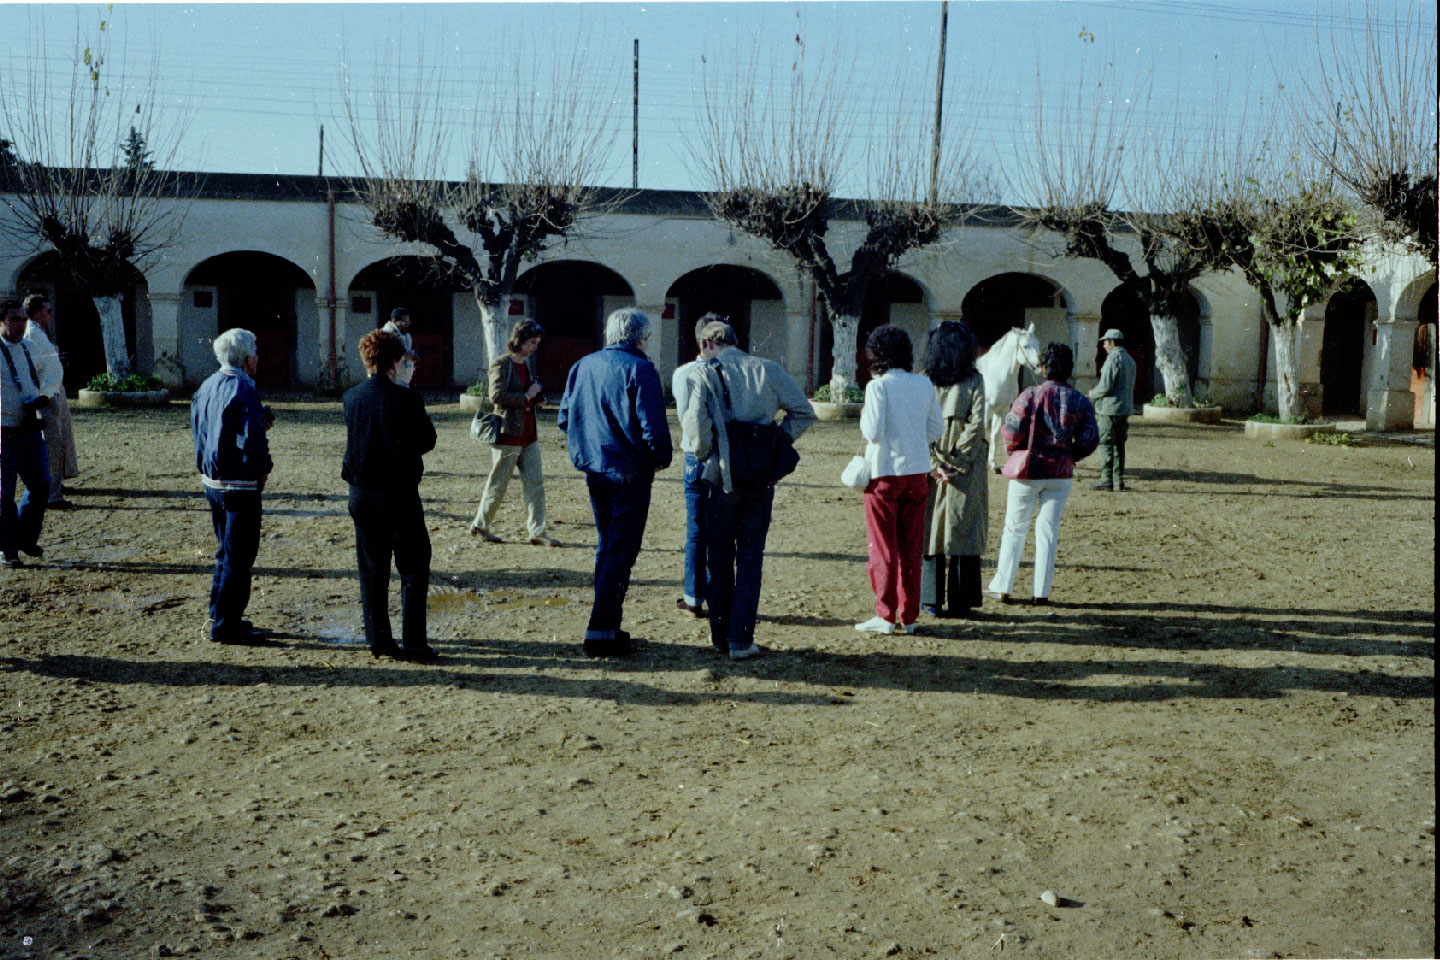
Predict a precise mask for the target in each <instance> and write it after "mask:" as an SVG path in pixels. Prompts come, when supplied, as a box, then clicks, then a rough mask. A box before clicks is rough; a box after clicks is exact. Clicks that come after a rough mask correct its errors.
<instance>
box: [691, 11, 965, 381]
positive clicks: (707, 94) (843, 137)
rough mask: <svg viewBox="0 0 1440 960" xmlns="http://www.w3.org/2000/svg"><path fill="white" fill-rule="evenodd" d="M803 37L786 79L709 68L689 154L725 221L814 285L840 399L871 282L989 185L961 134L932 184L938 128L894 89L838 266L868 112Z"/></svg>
mask: <svg viewBox="0 0 1440 960" xmlns="http://www.w3.org/2000/svg"><path fill="white" fill-rule="evenodd" d="M795 44H796V49H795V58H794V62H793V63H792V64H791V65H790V69H789V70H788V73H787V75H786V76H784V77H783V78H777V77H776V76H775V74H774V72H773V71H772V72H771V74H770V76H769V77H768V79H767V80H766V81H765V82H761V80H762V78H761V77H760V75H759V70H758V68H757V60H758V58H753V57H752V58H751V59H750V60H748V61H744V60H737V61H736V64H737V65H736V66H734V67H733V68H729V69H726V68H722V70H721V72H720V79H718V80H717V79H715V78H714V77H713V75H712V74H711V73H710V72H709V71H708V69H707V72H706V78H705V84H704V90H703V96H704V107H703V115H702V118H701V119H702V126H701V131H700V135H699V137H698V139H697V141H696V142H695V143H694V145H693V148H692V151H691V157H690V159H691V163H692V165H693V167H694V169H695V172H696V173H697V175H698V176H699V177H700V178H701V179H702V180H703V181H704V182H705V184H706V186H707V187H709V189H710V193H709V194H708V195H707V198H706V199H707V202H708V203H709V205H710V210H711V212H712V214H713V215H714V216H715V218H716V219H718V220H720V221H722V222H725V223H729V224H731V225H733V226H735V227H736V228H738V229H740V230H742V231H744V232H745V233H748V234H750V235H751V236H753V237H756V238H758V239H760V240H763V241H765V242H766V243H768V244H769V245H770V246H771V247H772V248H774V249H775V250H778V251H780V252H781V253H784V254H786V255H787V256H789V257H790V258H791V259H792V260H793V261H794V263H795V265H796V267H797V268H799V270H800V271H801V272H802V273H803V274H804V275H805V276H807V277H808V278H809V279H810V280H811V281H812V282H813V283H814V284H815V289H816V291H817V293H818V294H819V297H820V299H821V300H822V301H823V302H824V304H825V307H826V310H827V312H828V314H829V317H830V325H831V328H832V331H833V333H834V352H833V361H834V363H833V367H832V373H831V377H830V395H831V397H833V398H834V399H836V400H837V401H838V400H840V399H841V398H842V397H844V396H845V393H846V392H847V391H848V390H850V389H852V388H853V387H854V386H855V385H856V370H855V354H856V336H857V334H858V332H859V329H860V313H861V308H862V306H863V304H864V302H865V294H866V291H867V290H868V289H869V286H870V284H871V282H873V281H874V280H876V279H877V278H879V277H882V276H884V274H885V273H886V272H887V271H888V270H889V269H890V268H891V267H892V266H893V265H894V264H895V262H896V261H897V260H899V259H900V258H901V257H902V256H904V255H905V254H907V253H909V252H911V251H913V250H918V249H921V248H924V247H927V246H930V245H933V244H935V243H937V242H939V241H940V240H941V239H942V237H944V236H945V234H946V232H947V230H950V229H951V228H953V227H955V226H957V225H958V224H960V223H961V222H962V221H963V220H964V219H965V218H966V216H968V215H969V214H970V213H971V212H973V211H974V210H975V209H976V208H977V203H976V201H977V200H979V199H982V198H983V197H984V196H985V195H986V194H987V193H988V184H987V183H986V180H985V178H984V176H983V175H981V174H980V172H979V169H978V164H977V162H976V159H975V156H976V155H975V152H974V151H973V150H971V149H970V146H969V144H968V143H967V142H966V141H965V140H964V139H963V138H957V137H954V136H952V137H950V138H948V139H949V140H950V144H951V145H950V147H949V148H948V149H947V150H945V151H944V152H943V153H942V154H941V155H940V158H939V160H938V163H937V164H936V165H935V168H934V169H935V176H934V179H933V185H932V174H931V170H932V166H931V145H930V137H929V133H928V131H926V130H925V129H924V125H923V123H918V122H915V121H916V119H917V113H916V111H913V110H910V109H907V107H906V105H905V103H904V96H903V92H901V91H899V90H898V88H892V91H891V94H890V95H891V96H892V97H893V98H894V102H893V103H892V104H887V106H886V111H885V112H886V113H887V115H888V116H889V117H890V123H889V124H888V125H887V128H886V130H885V132H884V133H883V135H882V136H881V137H880V138H879V140H880V142H878V143H867V146H866V147H865V149H864V159H863V161H862V165H863V169H864V174H865V177H864V180H865V188H866V190H865V192H866V196H867V199H866V200H863V201H857V202H855V203H854V204H853V215H857V216H858V217H859V218H860V219H861V220H862V221H863V223H864V233H863V235H862V236H861V238H860V240H859V242H858V244H856V246H855V247H854V249H853V250H852V251H851V252H850V256H849V262H848V264H844V265H842V264H841V263H837V257H836V255H835V252H834V251H833V250H832V249H831V246H830V244H831V242H832V240H831V238H830V237H829V236H828V235H829V233H830V227H831V222H832V220H833V219H834V218H835V217H836V214H837V213H838V212H840V211H839V210H838V209H837V208H838V207H839V206H840V205H841V203H842V201H837V200H836V198H835V196H834V191H835V189H836V188H837V185H838V184H839V183H840V181H841V179H842V177H843V176H845V174H846V173H847V172H848V171H849V170H850V166H849V165H850V163H851V162H852V161H853V153H854V150H853V149H852V142H851V138H850V137H849V135H848V134H847V132H846V131H847V129H848V124H850V123H851V122H854V121H856V120H857V118H858V117H859V115H860V107H859V105H858V104H857V102H856V101H854V100H852V99H851V97H850V95H849V91H848V90H847V88H846V86H845V84H844V82H843V81H842V80H841V76H842V72H843V71H842V66H841V65H842V63H845V62H846V60H845V58H842V57H839V56H830V57H826V58H823V59H824V63H825V66H824V67H822V68H821V69H819V70H817V71H815V72H814V73H813V74H812V73H811V72H809V71H808V70H807V64H806V59H805V40H804V37H803V34H802V35H797V36H796V38H795ZM706 66H707V68H708V63H707V64H706ZM957 141H958V145H957Z"/></svg>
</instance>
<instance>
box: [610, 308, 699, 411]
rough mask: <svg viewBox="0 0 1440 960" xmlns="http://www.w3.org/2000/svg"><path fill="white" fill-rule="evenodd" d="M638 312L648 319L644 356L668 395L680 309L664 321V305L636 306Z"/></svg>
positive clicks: (674, 310)
mask: <svg viewBox="0 0 1440 960" xmlns="http://www.w3.org/2000/svg"><path fill="white" fill-rule="evenodd" d="M637 306H638V307H639V308H640V311H641V312H642V313H644V314H645V316H647V317H649V318H650V344H649V346H647V347H646V348H645V354H646V356H648V357H649V358H650V362H651V363H653V364H655V369H656V370H657V371H659V373H660V384H661V385H662V386H663V387H664V388H665V393H666V394H667V395H668V394H669V393H670V376H671V374H673V373H674V372H675V366H676V364H675V351H676V350H679V349H680V322H679V321H678V320H677V319H676V317H678V316H679V315H680V308H679V307H678V306H676V307H675V308H674V309H673V312H674V314H675V316H672V317H671V318H670V319H668V320H667V319H665V304H664V302H663V301H662V302H661V303H658V304H654V303H651V304H644V303H642V304H637ZM602 343H603V341H602Z"/></svg>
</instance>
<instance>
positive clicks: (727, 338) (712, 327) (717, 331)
mask: <svg viewBox="0 0 1440 960" xmlns="http://www.w3.org/2000/svg"><path fill="white" fill-rule="evenodd" d="M700 339H701V340H709V341H710V342H711V343H715V344H719V345H720V346H723V347H736V346H739V345H740V338H739V337H737V336H735V328H734V327H732V326H730V324H728V323H726V322H725V321H724V320H711V321H710V322H709V323H707V324H705V329H704V330H702V331H700Z"/></svg>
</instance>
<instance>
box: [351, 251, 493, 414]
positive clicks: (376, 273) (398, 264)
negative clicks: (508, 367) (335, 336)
mask: <svg viewBox="0 0 1440 960" xmlns="http://www.w3.org/2000/svg"><path fill="white" fill-rule="evenodd" d="M468 289H469V284H468V283H467V282H466V281H465V279H464V278H463V277H461V276H459V275H458V274H456V273H455V272H454V271H452V270H451V269H450V267H449V266H448V265H446V263H445V262H444V261H443V260H440V259H439V258H437V257H389V258H387V259H385V260H379V261H376V262H375V263H372V264H370V265H369V266H368V267H366V268H365V269H364V270H361V271H360V272H359V273H357V274H356V275H355V279H354V280H352V281H350V306H351V313H352V314H355V315H357V316H365V314H364V313H363V312H362V311H361V310H359V309H357V307H368V308H369V316H370V318H371V319H372V320H373V322H374V325H375V326H376V327H381V326H384V325H385V323H386V321H388V320H389V319H390V313H391V311H392V310H394V309H395V308H396V307H404V308H405V309H406V310H408V311H410V331H409V332H410V347H411V349H412V350H414V351H415V353H416V354H418V355H419V359H418V360H416V362H415V378H414V379H413V380H411V381H410V384H411V386H413V387H415V388H417V389H419V390H443V389H445V388H446V387H448V386H450V381H451V371H452V367H453V354H452V350H453V340H452V336H453V334H454V325H455V319H454V309H455V306H454V297H455V294H456V293H460V292H463V291H466V290H468ZM350 349H351V350H353V349H355V347H354V345H353V344H351V345H350Z"/></svg>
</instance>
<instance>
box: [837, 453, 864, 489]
mask: <svg viewBox="0 0 1440 960" xmlns="http://www.w3.org/2000/svg"><path fill="white" fill-rule="evenodd" d="M840 482H841V483H843V484H844V485H845V486H847V487H849V488H850V489H851V490H862V491H863V490H864V489H865V488H866V487H868V486H870V462H869V461H868V460H866V459H865V448H864V447H863V446H862V447H861V448H860V452H859V453H857V454H855V456H853V457H851V458H850V462H849V463H847V464H845V469H844V470H841V471H840Z"/></svg>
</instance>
